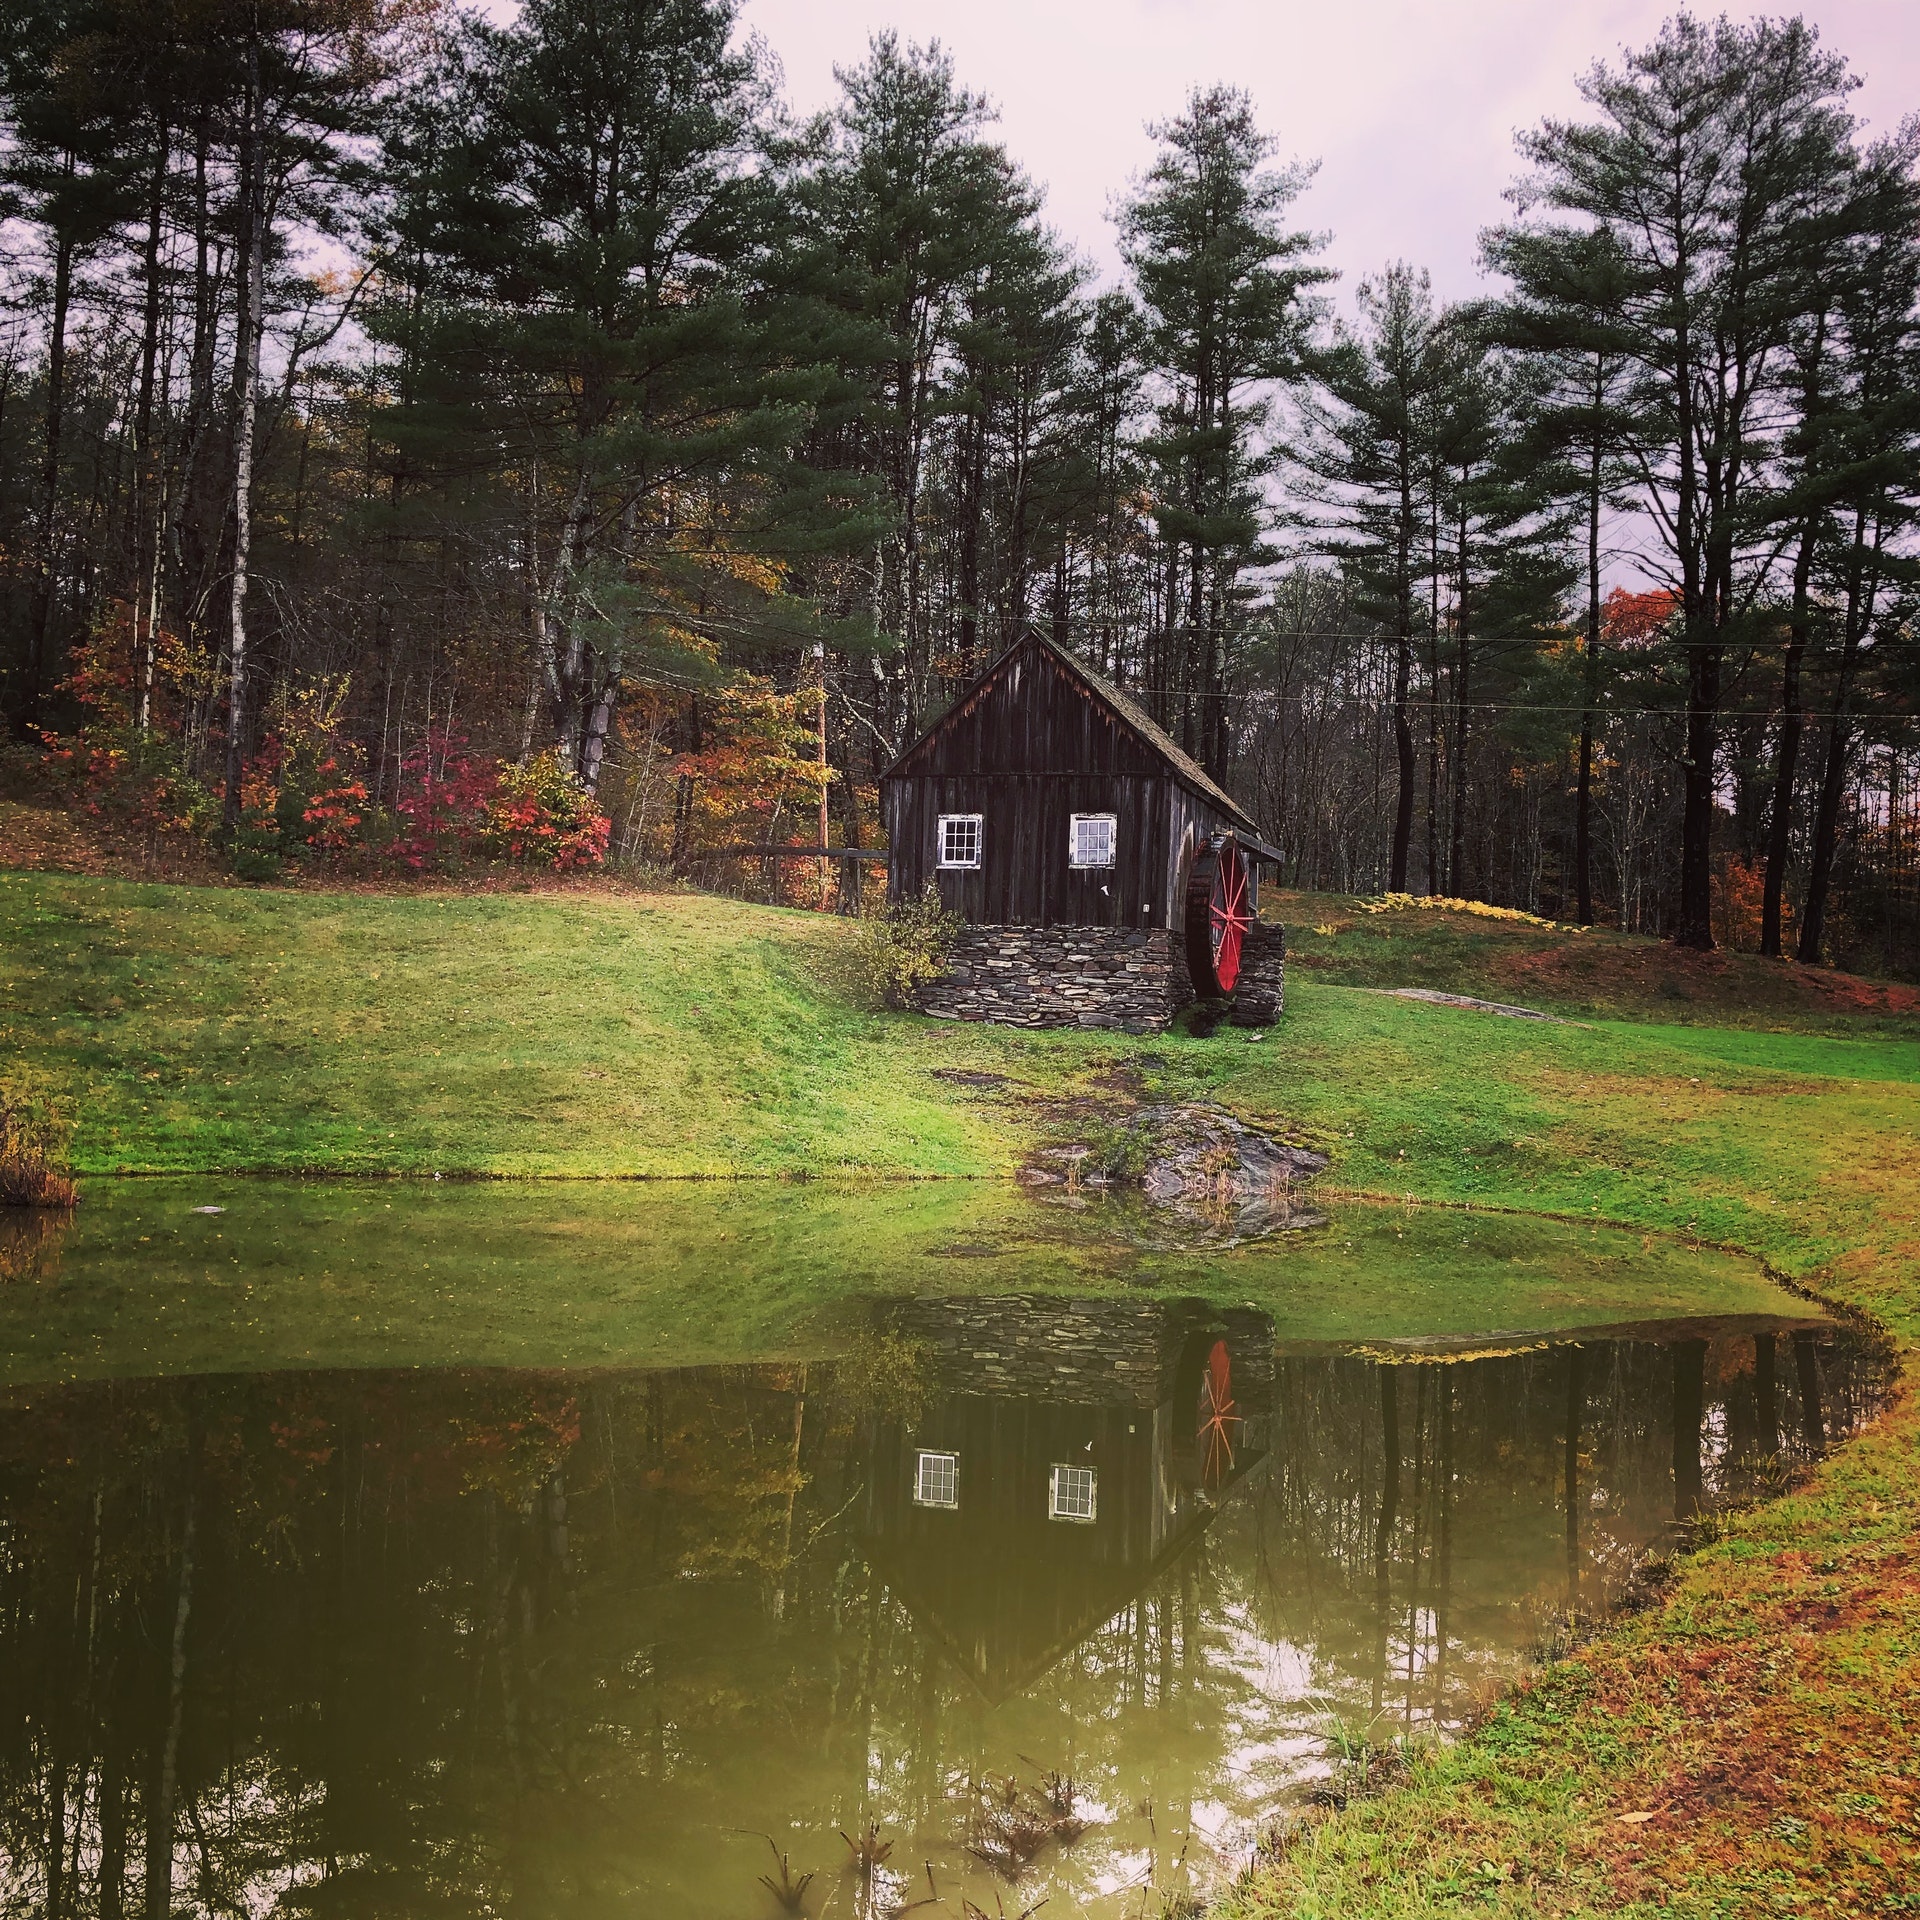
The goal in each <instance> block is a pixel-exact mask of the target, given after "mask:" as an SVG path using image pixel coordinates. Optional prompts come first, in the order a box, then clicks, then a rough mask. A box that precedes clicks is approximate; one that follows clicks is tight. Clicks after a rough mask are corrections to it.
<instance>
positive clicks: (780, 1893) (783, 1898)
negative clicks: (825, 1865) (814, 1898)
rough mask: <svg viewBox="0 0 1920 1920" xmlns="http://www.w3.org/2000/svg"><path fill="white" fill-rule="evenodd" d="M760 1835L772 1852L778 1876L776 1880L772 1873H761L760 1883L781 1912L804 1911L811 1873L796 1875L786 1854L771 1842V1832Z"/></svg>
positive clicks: (810, 1882)
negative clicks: (771, 1896) (777, 1904)
mask: <svg viewBox="0 0 1920 1920" xmlns="http://www.w3.org/2000/svg"><path fill="white" fill-rule="evenodd" d="M761 1837H762V1838H763V1839H764V1840H765V1841H766V1843H767V1846H768V1849H769V1850H770V1851H771V1852H772V1854H773V1859H774V1865H775V1867H776V1869H777V1870H778V1872H779V1875H780V1877H779V1879H777V1880H776V1879H775V1878H774V1877H773V1875H772V1874H770V1873H763V1874H762V1875H761V1876H760V1884H761V1885H762V1886H763V1887H765V1888H766V1890H767V1891H768V1892H769V1893H770V1894H772V1895H773V1897H774V1899H775V1900H776V1901H778V1902H779V1906H780V1911H781V1912H782V1913H804V1912H806V1910H807V1909H806V1899H807V1889H808V1888H809V1887H810V1886H812V1884H813V1875H812V1874H810V1873H803V1874H800V1875H798V1876H797V1877H796V1875H795V1874H794V1871H793V1867H792V1863H791V1862H790V1861H789V1860H788V1858H787V1856H786V1855H785V1854H784V1853H782V1852H781V1851H780V1849H779V1848H778V1847H776V1846H775V1845H774V1844H773V1836H772V1835H771V1834H763V1835H762V1836H761Z"/></svg>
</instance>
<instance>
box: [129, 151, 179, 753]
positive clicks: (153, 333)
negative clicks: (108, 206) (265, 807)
mask: <svg viewBox="0 0 1920 1920" xmlns="http://www.w3.org/2000/svg"><path fill="white" fill-rule="evenodd" d="M170 151H171V135H170V130H169V129H168V128H167V127H166V126H165V125H164V124H162V125H161V126H159V127H157V128H156V129H155V132H154V160H153V185H152V188H151V190H150V192H149V194H148V196H147V236H146V242H145V244H144V246H143V247H142V249H141V256H140V268H141V278H142V282H143V284H144V286H145V290H146V292H145V302H144V310H143V312H142V315H141V325H140V393H139V398H138V400H137V401H136V402H135V405H134V415H133V648H134V665H133V679H134V697H133V723H134V725H135V726H136V727H138V728H139V730H140V731H141V732H142V733H145V732H146V731H147V729H148V728H149V727H151V726H152V724H153V672H154V627H155V625H156V623H157V621H158V617H159V596H158V593H157V592H156V586H157V583H158V580H159V573H160V564H159V563H160V528H159V524H158V521H157V517H156V513H155V507H156V501H155V493H156V491H157V488H156V480H157V474H156V472H155V465H154V458H153V392H154V370H155V367H156V366H157V364H158V361H159V357H160V223H161V218H162V215H163V213H164V211H165V200H166V188H167V160H168V156H169V153H170Z"/></svg>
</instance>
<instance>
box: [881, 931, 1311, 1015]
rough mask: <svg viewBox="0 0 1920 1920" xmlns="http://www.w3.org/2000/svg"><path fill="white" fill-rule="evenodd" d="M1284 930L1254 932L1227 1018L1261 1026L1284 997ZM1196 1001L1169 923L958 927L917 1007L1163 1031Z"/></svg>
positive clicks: (917, 994) (1276, 1012)
mask: <svg viewBox="0 0 1920 1920" xmlns="http://www.w3.org/2000/svg"><path fill="white" fill-rule="evenodd" d="M1286 958H1287V935H1286V929H1285V928H1283V927H1277V926H1272V925H1269V924H1266V923H1264V922H1262V923H1261V924H1259V925H1256V926H1254V927H1252V928H1250V929H1249V930H1248V934H1247V939H1246V944H1245V946H1244V947H1243V948H1242V949H1241V959H1240V978H1239V980H1238V982H1237V983H1236V984H1235V987H1234V990H1233V999H1232V1001H1231V1003H1230V1004H1231V1008H1232V1011H1231V1013H1230V1014H1229V1016H1228V1017H1229V1018H1230V1019H1231V1020H1232V1022H1233V1024H1234V1025H1235V1026H1237V1027H1264V1026H1267V1025H1269V1024H1270V1023H1271V1022H1273V1021H1274V1020H1277V1019H1278V1018H1279V1017H1280V1012H1281V1009H1282V1006H1283V1005H1284V1002H1285V998H1286ZM1192 999H1193V983H1192V981H1191V980H1190V979H1189V978H1188V975H1187V957H1186V953H1185V951H1184V947H1183V944H1182V942H1181V941H1180V940H1179V939H1178V938H1177V937H1176V936H1175V935H1174V934H1171V933H1169V932H1168V931H1167V930H1166V929H1165V928H1164V927H1151V928H1132V927H1124V928H1123V927H980V926H969V927H962V928H961V929H960V932H959V934H958V936H957V937H956V938H955V940H954V943H953V950H952V953H951V955H950V957H949V960H948V965H947V971H946V973H945V974H943V975H942V976H941V977H940V978H939V979H938V980H931V981H929V982H927V984H926V985H925V986H923V987H920V988H919V989H918V990H917V991H916V992H915V994H914V996H913V1003H914V1005H915V1006H916V1007H918V1008H919V1009H920V1011H921V1012H922V1013H930V1014H932V1015H933V1016H934V1017H935V1018H936V1019H940V1020H992V1021H995V1022H996V1023H998V1024H999V1025H1002V1026H1015V1027H1112V1028H1118V1029H1119V1030H1120V1031H1121V1032H1123V1033H1159V1032H1161V1031H1162V1030H1164V1029H1165V1028H1166V1027H1167V1026H1168V1025H1169V1024H1170V1023H1171V1022H1172V1020H1173V1017H1174V1015H1175V1014H1177V1013H1178V1012H1179V1011H1180V1009H1181V1008H1182V1007H1184V1006H1186V1005H1187V1004H1188V1002H1190V1001H1191V1000H1192Z"/></svg>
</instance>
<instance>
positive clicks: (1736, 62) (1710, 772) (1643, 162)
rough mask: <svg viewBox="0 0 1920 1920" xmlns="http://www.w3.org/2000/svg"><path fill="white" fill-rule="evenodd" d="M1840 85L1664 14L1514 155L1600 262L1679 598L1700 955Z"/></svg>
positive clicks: (1687, 927)
mask: <svg viewBox="0 0 1920 1920" xmlns="http://www.w3.org/2000/svg"><path fill="white" fill-rule="evenodd" d="M1853 84H1854V83H1853V82H1852V81H1851V79H1850V78H1849V76H1848V75H1847V72H1846V67H1845V63H1844V61H1842V60H1840V59H1839V58H1838V57H1837V56H1834V55H1831V54H1828V53H1826V52H1824V51H1823V50H1822V49H1821V48H1820V46H1819V44H1818V40H1817V37H1816V35H1815V34H1814V32H1813V30H1812V29H1811V28H1809V27H1808V26H1807V25H1806V24H1805V23H1804V22H1803V21H1798V20H1793V21H1785V22H1773V21H1758V22H1755V23H1753V24H1752V25H1750V26H1737V25H1734V24H1732V23H1730V22H1727V21H1721V22H1719V23H1718V24H1717V25H1714V26H1711V27H1709V26H1706V25H1703V24H1701V23H1700V22H1698V21H1695V20H1694V19H1692V18H1691V17H1690V16H1686V15H1681V16H1679V17H1677V18H1676V19H1674V20H1673V21H1671V22H1669V23H1668V25H1667V26H1666V28H1665V29H1664V30H1663V31H1662V33H1661V36H1660V38H1659V40H1658V41H1656V42H1655V44H1654V45H1653V46H1652V47H1650V48H1648V49H1647V50H1646V51H1644V52H1642V53H1638V54H1633V55H1630V56H1629V57H1628V59H1627V60H1626V61H1625V63H1624V64H1623V65H1622V66H1621V67H1619V68H1617V69H1615V68H1610V67H1606V66H1596V67H1595V68H1594V69H1593V70H1592V71H1591V72H1590V73H1589V74H1588V75H1587V77H1586V79H1585V80H1584V82H1583V83H1582V92H1583V94H1584V95H1585V97H1586V99H1587V101H1588V102H1589V103H1590V104H1591V105H1592V106H1593V107H1594V108H1595V109H1596V112H1597V116H1598V117H1597V118H1596V119H1594V120H1591V121H1586V122H1558V121H1551V122H1548V123H1547V124H1546V125H1545V126H1543V127H1542V128H1540V129H1539V130H1538V131H1537V132H1535V133H1533V134H1530V135H1528V136H1526V137H1525V138H1524V140H1523V142H1522V149H1523V151H1524V152H1525V153H1526V155H1527V157H1528V158H1529V160H1530V161H1531V162H1532V164H1533V167H1534V175H1533V178H1532V180H1531V181H1530V182H1529V184H1528V186H1527V188H1526V189H1525V193H1524V195H1523V205H1524V206H1526V207H1528V208H1530V209H1537V208H1546V209H1550V210H1551V211H1552V212H1554V213H1566V214H1572V215H1574V216H1575V222H1574V223H1572V224H1564V223H1562V224H1559V225H1557V226H1556V225H1555V224H1553V223H1551V222H1543V227H1544V230H1545V231H1546V233H1547V234H1548V235H1549V236H1552V237H1555V238H1557V240H1558V242H1559V244H1561V245H1563V246H1564V245H1567V244H1570V236H1571V235H1572V234H1574V233H1578V232H1581V231H1584V230H1585V229H1586V228H1587V227H1588V226H1590V225H1591V226H1598V227H1600V228H1603V229H1605V230H1606V231H1607V232H1608V233H1609V234H1610V235H1611V236H1612V237H1613V239H1614V241H1615V243H1616V244H1617V246H1618V249H1619V259H1620V263H1621V267H1622V279H1623V286H1622V297H1621V300H1620V304H1619V307H1618V309H1617V312H1618V319H1619V323H1620V325H1619V332H1618V334H1617V336H1616V337H1617V339H1618V341H1619V343H1620V345H1621V348H1622V350H1623V351H1624V353H1625V355H1626V356H1627V358H1628V359H1629V360H1630V361H1631V362H1632V365H1633V369H1634V387H1635V395H1634V398H1635V407H1636V413H1637V415H1638V417H1639V420H1640V422H1641V431H1642V433H1643V435H1644V436H1645V437H1644V438H1643V440H1642V441H1641V443H1640V457H1641V459H1642V461H1643V465H1644V486H1643V495H1644V498H1645V501H1646V504H1647V507H1648V511H1649V513H1650V515H1651V517H1652V519H1653V522H1654V524H1655V526H1656V527H1657V528H1658V530H1659V533H1660V537H1661V539H1662V541H1663V542H1664V544H1665V546H1666V548H1667V551H1668V555H1669V561H1670V565H1671V567H1672V570H1673V575H1674V584H1675V585H1676V586H1677V587H1678V589H1679V592H1680V597H1681V618H1682V626H1683V631H1682V634H1681V637H1680V644H1681V649H1682V653H1683V656H1684V669H1685V675H1686V687H1687V693H1686V723H1685V742H1684V747H1683V751H1682V764H1683V768H1684V774H1685V795H1686V799H1685V808H1684V815H1683V821H1682V828H1681V846H1680V887H1679V903H1678V910H1677V916H1676V926H1675V938H1676V940H1678V941H1679V942H1680V943H1681V944H1682V945H1685V946H1692V947H1698V948H1710V947H1711V946H1712V945H1713V922H1712V867H1711V862H1712V840H1713V821H1714V811H1715V805H1716V780H1717V776H1716V750H1717V746H1718V733H1719V728H1720V723H1721V714H1720V708H1721V697H1722V682H1723V672H1724V668H1725V665H1726V659H1727V651H1728V648H1729V645H1730V644H1731V643H1732V642H1733V640H1734V638H1735V637H1736V635H1737V633H1738V632H1739V631H1740V630H1742V629H1743V628H1744V626H1745V624H1746V622H1747V621H1748V618H1749V616H1750V614H1751V612H1752V609H1753V604H1754V598H1755V594H1756V592H1757V591H1758V589H1759V588H1760V586H1761V584H1762V582H1763V580H1764V577H1765V568H1764V566H1763V565H1761V564H1759V563H1760V561H1761V560H1762V557H1763V555H1764V551H1765V536H1764V533H1763V532H1762V528H1763V527H1764V524H1765V520H1766V515H1765V513H1764V512H1763V511H1762V510H1761V502H1762V500H1763V499H1764V497H1765V494H1766V491H1767V488H1768V484H1769V456H1770V453H1771V450H1772V449H1771V427H1772V420H1771V414H1770V407H1771V396H1772V393H1773V390H1774V387H1775V383H1776V382H1777V380H1778V379H1779V378H1780V376H1781V372H1782V363H1783V361H1784V360H1785V358H1786V357H1787V350H1788V345H1789V339H1790V335H1791V331H1792V327H1793V323H1794V319H1795V315H1796V312H1797V308H1796V305H1795V296H1796V294H1797V292H1798V291H1799V289H1800V288H1801V287H1802V286H1803V285H1804V278H1805V266H1806V261H1807V254H1808V248H1809V244H1810V235H1811V233H1812V231H1813V228H1812V225H1811V224H1810V223H1811V216H1812V215H1813V214H1814V212H1815V211H1816V210H1817V209H1818V208H1819V207H1820V206H1821V205H1822V203H1823V202H1824V201H1825V200H1826V199H1827V198H1828V197H1829V196H1830V195H1831V192H1832V187H1833V182H1834V180H1835V178H1836V177H1837V176H1838V175H1840V174H1842V173H1843V172H1844V171H1845V168H1846V164H1847V155H1848V147H1849V139H1850V134H1851V122H1850V120H1849V118H1848V116H1847V113H1846V111H1845V106H1844V101H1845V98H1846V95H1847V93H1848V92H1849V91H1850V90H1851V87H1852V85H1853Z"/></svg>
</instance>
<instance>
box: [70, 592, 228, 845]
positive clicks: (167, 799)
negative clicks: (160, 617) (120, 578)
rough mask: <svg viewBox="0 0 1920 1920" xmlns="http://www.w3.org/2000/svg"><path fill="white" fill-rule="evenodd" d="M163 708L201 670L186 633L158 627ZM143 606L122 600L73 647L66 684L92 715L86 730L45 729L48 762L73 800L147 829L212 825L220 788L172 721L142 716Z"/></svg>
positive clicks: (157, 690)
mask: <svg viewBox="0 0 1920 1920" xmlns="http://www.w3.org/2000/svg"><path fill="white" fill-rule="evenodd" d="M153 650H154V662H153V686H152V701H153V705H154V707H155V709H156V711H157V710H158V709H160V708H162V707H164V705H165V704H166V702H167V700H168V699H169V698H170V697H171V698H177V697H178V696H179V694H180V689H181V688H182V687H184V686H186V685H187V684H188V683H189V682H191V680H192V679H193V674H194V668H193V663H192V661H190V660H189V659H188V657H187V654H186V650H185V649H184V647H183V646H182V644H181V643H180V641H179V639H178V638H177V637H176V636H175V635H173V634H171V633H168V632H165V631H161V632H158V633H156V634H155V635H154V636H153ZM134 679H135V662H134V649H133V615H132V612H131V610H130V609H129V608H128V607H126V606H125V605H124V604H123V603H116V604H115V605H114V606H113V607H111V608H110V609H109V610H108V612H107V614H106V615H105V616H104V617H103V619H102V620H101V622H100V624H99V625H98V626H97V627H96V628H95V629H94V631H93V632H91V633H90V634H89V635H88V636H87V638H86V639H85V640H84V641H83V642H82V643H81V644H80V645H79V646H77V647H75V648H74V650H73V668H72V671H71V673H70V674H69V675H68V676H67V679H66V681H65V682H64V684H63V686H62V691H63V692H64V693H66V694H67V695H68V697H69V698H71V699H72V700H73V702H74V703H75V705H76V706H78V707H79V708H80V709H81V711H82V713H83V714H84V715H85V718H84V720H83V721H82V722H81V725H80V729H79V731H78V732H77V733H72V734H56V733H43V734H42V735H41V736H40V737H41V739H42V741H43V742H44V743H45V746H46V755H45V758H44V759H43V760H42V762H41V772H42V775H43V777H44V779H45V780H46V782H47V784H48V785H49V786H50V787H52V788H53V789H54V791H55V792H56V793H57V794H58V795H59V796H60V797H61V798H62V799H63V800H65V801H66V802H67V803H68V804H69V805H72V806H77V807H78V808H80V809H81V811H83V812H85V813H88V814H91V815H92V816H94V817H95V818H96V819H102V820H107V821H110V822H112V823H113V824H114V825H116V826H121V827H130V828H134V829H136V830H138V831H141V832H145V833H194V834H199V833H204V832H206V831H207V830H208V829H210V828H211V827H212V825H213V823H214V821H215V819H216V818H217V817H218V814H219V808H218V804H217V802H216V801H215V799H214V797H213V795H212V794H211V793H210V792H209V791H208V790H207V788H206V787H205V786H203V785H202V784H201V783H200V782H199V781H198V780H196V779H195V778H194V777H193V776H192V775H191V774H190V773H189V772H188V771H187V767H186V763H185V761H184V760H183V759H182V757H181V753H180V749H179V747H178V746H177V745H176V744H175V743H174V741H173V739H172V738H171V737H170V736H169V734H168V731H167V729H166V728H165V727H163V726H154V727H150V728H144V729H143V728H141V727H140V726H138V725H136V724H135V718H134V699H135V688H134Z"/></svg>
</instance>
